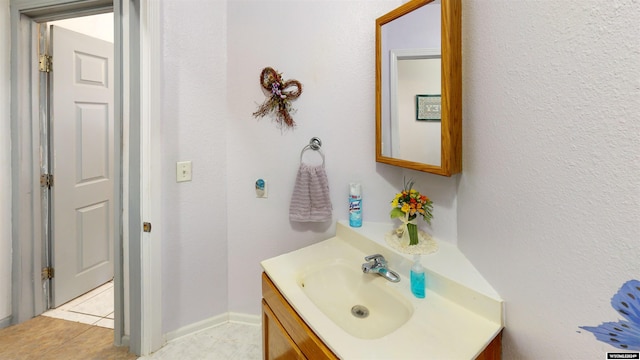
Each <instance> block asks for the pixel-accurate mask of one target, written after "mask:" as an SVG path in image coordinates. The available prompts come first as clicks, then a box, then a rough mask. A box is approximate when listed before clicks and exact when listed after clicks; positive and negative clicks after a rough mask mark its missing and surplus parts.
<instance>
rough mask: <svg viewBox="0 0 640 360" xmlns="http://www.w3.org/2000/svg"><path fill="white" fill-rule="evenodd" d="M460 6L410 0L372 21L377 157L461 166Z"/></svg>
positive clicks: (432, 166)
mask: <svg viewBox="0 0 640 360" xmlns="http://www.w3.org/2000/svg"><path fill="white" fill-rule="evenodd" d="M461 12H462V4H461V0H411V1H409V2H407V3H405V4H403V5H402V6H400V7H398V8H397V9H394V10H392V11H391V12H389V13H387V14H385V15H383V16H381V17H379V18H378V19H376V161H377V162H380V163H385V164H390V165H395V166H400V167H404V168H408V169H413V170H419V171H424V172H429V173H433V174H438V175H443V176H451V175H453V174H456V173H459V172H461V171H462V58H461V56H462V49H461V48H462V46H461V43H462V41H461ZM438 70H439V71H438Z"/></svg>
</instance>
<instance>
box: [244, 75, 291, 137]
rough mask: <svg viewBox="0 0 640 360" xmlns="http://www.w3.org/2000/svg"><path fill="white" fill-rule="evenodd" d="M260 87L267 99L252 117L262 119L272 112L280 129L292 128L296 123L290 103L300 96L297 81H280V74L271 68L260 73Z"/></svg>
mask: <svg viewBox="0 0 640 360" xmlns="http://www.w3.org/2000/svg"><path fill="white" fill-rule="evenodd" d="M260 85H262V88H263V89H264V90H265V93H267V96H268V97H267V99H266V100H265V101H264V102H263V103H262V105H260V107H259V108H258V110H257V111H256V112H254V113H253V116H254V117H256V118H258V117H264V116H265V115H267V114H269V113H272V112H274V113H275V114H274V116H275V121H276V123H277V124H278V127H280V128H294V127H295V125H296V123H295V121H293V118H292V117H291V114H292V113H294V112H295V109H293V107H292V106H291V101H293V100H295V99H297V98H298V97H299V96H300V94H302V84H301V83H300V82H299V81H298V80H287V81H284V80H282V74H281V73H279V72H277V71H276V70H274V69H273V68H270V67H266V68H264V69H263V70H262V72H261V73H260Z"/></svg>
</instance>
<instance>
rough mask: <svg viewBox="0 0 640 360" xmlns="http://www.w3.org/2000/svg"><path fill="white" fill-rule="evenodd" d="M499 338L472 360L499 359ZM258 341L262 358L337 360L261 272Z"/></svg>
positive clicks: (500, 335)
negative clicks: (259, 330)
mask: <svg viewBox="0 0 640 360" xmlns="http://www.w3.org/2000/svg"><path fill="white" fill-rule="evenodd" d="M501 337H502V333H500V334H498V336H496V337H495V338H494V339H493V341H492V342H491V343H490V344H489V345H488V346H487V348H486V349H485V350H484V351H483V352H482V353H481V354H480V355H479V356H478V357H477V358H476V360H499V359H501V358H502V356H501V350H502V341H501ZM262 341H263V342H262V343H263V358H264V359H265V360H276V359H277V360H290V359H291V360H298V359H311V360H324V359H338V357H337V356H336V355H335V354H334V353H333V352H332V351H331V350H330V349H329V348H328V347H327V346H326V345H325V344H324V343H323V342H322V340H320V338H319V337H318V336H317V335H316V334H315V333H314V332H313V330H311V328H310V327H309V326H308V325H307V324H306V323H305V322H304V320H302V318H300V316H299V315H298V313H296V311H295V310H294V309H293V308H292V307H291V305H289V303H288V302H287V300H286V299H285V298H284V296H282V294H281V293H280V291H279V290H278V289H277V288H276V287H275V285H274V284H273V282H272V281H271V279H269V277H268V276H267V274H265V273H262ZM347 360H348V359H347Z"/></svg>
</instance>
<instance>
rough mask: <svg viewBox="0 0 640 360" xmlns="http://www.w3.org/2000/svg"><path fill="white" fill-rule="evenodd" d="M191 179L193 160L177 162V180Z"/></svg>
mask: <svg viewBox="0 0 640 360" xmlns="http://www.w3.org/2000/svg"><path fill="white" fill-rule="evenodd" d="M184 181H191V161H178V162H177V163H176V182H184Z"/></svg>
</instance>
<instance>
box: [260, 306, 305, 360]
mask: <svg viewBox="0 0 640 360" xmlns="http://www.w3.org/2000/svg"><path fill="white" fill-rule="evenodd" d="M262 326H263V329H262V336H263V342H262V343H263V344H264V349H263V350H264V359H265V360H289V359H292V360H302V359H306V357H304V355H303V354H302V352H301V351H300V349H299V348H298V346H297V345H296V344H295V343H294V342H293V340H292V339H291V337H289V334H287V332H286V331H285V329H284V327H282V324H280V322H279V321H278V319H277V318H276V316H275V315H274V314H273V312H272V311H271V308H269V305H267V304H266V302H265V301H264V300H262Z"/></svg>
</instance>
